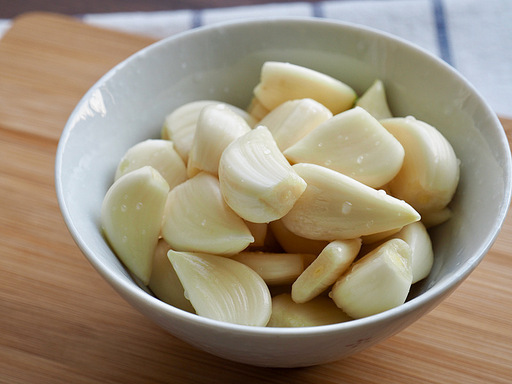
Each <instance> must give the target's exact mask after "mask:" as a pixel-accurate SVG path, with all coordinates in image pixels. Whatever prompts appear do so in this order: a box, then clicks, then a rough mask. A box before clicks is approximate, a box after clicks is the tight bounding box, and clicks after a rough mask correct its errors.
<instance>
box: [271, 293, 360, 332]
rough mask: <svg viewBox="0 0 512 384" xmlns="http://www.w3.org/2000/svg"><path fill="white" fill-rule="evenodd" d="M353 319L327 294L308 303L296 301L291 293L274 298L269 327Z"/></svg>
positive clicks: (310, 324)
mask: <svg viewBox="0 0 512 384" xmlns="http://www.w3.org/2000/svg"><path fill="white" fill-rule="evenodd" d="M349 320H352V319H351V318H350V317H349V316H348V315H347V314H346V313H345V312H343V311H342V310H341V309H339V308H338V307H337V306H336V305H335V304H334V302H333V301H332V300H331V299H329V298H328V297H325V296H318V297H315V298H314V299H312V300H310V301H308V302H307V303H303V304H297V303H295V302H294V301H293V300H292V298H291V296H290V294H289V293H282V294H279V295H277V296H274V297H273V298H272V315H271V316H270V321H269V322H268V324H267V327H315V326H319V325H328V324H337V323H342V322H345V321H349Z"/></svg>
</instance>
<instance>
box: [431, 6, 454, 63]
mask: <svg viewBox="0 0 512 384" xmlns="http://www.w3.org/2000/svg"><path fill="white" fill-rule="evenodd" d="M432 5H433V9H434V19H435V22H436V31H437V42H438V44H439V55H440V56H441V59H443V60H444V61H446V62H447V63H448V64H450V65H453V60H452V52H451V48H450V41H449V38H448V31H447V25H446V16H445V12H444V5H443V0H432Z"/></svg>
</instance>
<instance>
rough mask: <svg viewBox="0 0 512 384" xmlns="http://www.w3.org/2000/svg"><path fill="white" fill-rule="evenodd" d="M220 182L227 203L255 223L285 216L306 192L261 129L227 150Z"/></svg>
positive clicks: (253, 131)
mask: <svg viewBox="0 0 512 384" xmlns="http://www.w3.org/2000/svg"><path fill="white" fill-rule="evenodd" d="M219 181H220V189H221V192H222V196H223V197H224V200H225V201H226V203H227V204H228V205H229V206H230V207H231V209H233V210H234V211H235V212H236V213H237V214H238V215H239V216H240V217H242V218H243V219H245V220H247V221H252V222H254V223H268V222H270V221H273V220H277V219H279V218H281V217H282V216H284V215H285V214H286V213H287V212H288V211H289V210H290V209H291V208H292V206H293V205H294V204H295V202H296V201H297V199H298V198H299V197H300V195H301V194H302V192H304V189H305V188H306V183H305V182H304V180H302V179H301V178H300V177H299V176H298V175H297V173H296V172H295V171H294V170H293V169H292V167H291V166H290V164H289V163H288V161H287V160H286V159H285V157H284V156H283V154H282V153H281V151H279V148H277V145H276V142H275V141H274V139H273V137H272V134H271V133H270V132H269V130H268V129H267V128H266V127H264V126H258V127H256V128H254V129H253V130H251V131H250V132H248V133H246V134H245V135H243V136H241V137H239V138H238V139H236V140H235V141H233V142H232V143H231V144H229V145H228V146H227V147H226V149H225V150H224V152H223V153H222V156H221V159H220V162H219Z"/></svg>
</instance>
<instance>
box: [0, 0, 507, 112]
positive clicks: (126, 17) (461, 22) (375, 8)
mask: <svg viewBox="0 0 512 384" xmlns="http://www.w3.org/2000/svg"><path fill="white" fill-rule="evenodd" d="M267 15H268V16H315V17H324V18H329V19H336V20H343V21H349V22H355V23H358V24H362V25H366V26H370V27H373V28H376V29H380V30H383V31H386V32H389V33H392V34H394V35H397V36H399V37H402V38H404V39H406V40H408V41H410V42H412V43H415V44H417V45H419V46H421V47H423V48H425V49H426V50H428V51H430V52H432V53H433V54H435V55H437V56H439V57H441V58H443V59H444V60H446V61H447V62H448V63H450V64H451V65H453V66H454V67H455V68H456V69H457V70H458V71H459V72H460V73H462V74H463V75H464V76H465V77H466V78H467V79H468V80H469V81H470V82H471V83H472V84H473V85H474V86H475V88H476V89H477V90H478V91H479V92H480V93H481V95H482V96H483V97H484V98H485V99H486V100H487V101H488V103H489V104H490V105H491V107H492V108H494V110H495V111H496V112H497V113H498V114H499V115H501V116H504V117H509V118H512V22H511V20H512V1H510V0H486V1H482V0H363V1H361V0H359V1H358V0H340V1H325V2H316V3H310V2H295V3H271V4H265V5H249V6H239V7H229V8H214V9H201V10H177V11H159V12H133V13H110V14H87V15H84V16H83V20H84V22H86V23H90V24H94V25H97V26H101V27H105V28H113V29H117V30H122V31H126V32H130V33H138V34H144V35H147V36H151V37H154V38H157V39H160V38H164V37H167V36H171V35H174V34H177V33H179V32H182V31H186V30H188V29H191V28H194V27H198V26H202V25H209V24H213V23H217V22H221V21H226V20H233V19H240V18H248V17H255V16H267ZM9 25H10V21H9V20H0V34H1V33H2V31H5V30H6V29H8V28H9Z"/></svg>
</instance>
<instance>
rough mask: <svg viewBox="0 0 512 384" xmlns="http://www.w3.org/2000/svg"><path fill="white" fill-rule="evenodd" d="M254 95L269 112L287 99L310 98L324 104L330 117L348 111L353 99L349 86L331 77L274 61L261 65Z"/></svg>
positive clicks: (353, 94) (353, 95)
mask: <svg viewBox="0 0 512 384" xmlns="http://www.w3.org/2000/svg"><path fill="white" fill-rule="evenodd" d="M254 95H255V96H256V98H257V99H258V100H259V102H260V103H261V104H263V106H265V107H266V108H267V109H268V110H270V111H271V110H273V109H274V108H276V107H277V106H279V105H281V104H282V103H284V102H285V101H288V100H295V99H305V98H310V99H313V100H316V101H318V102H319V103H320V104H323V105H325V106H326V107H327V108H329V110H330V111H331V112H332V113H333V114H336V113H339V112H342V111H344V110H347V109H349V108H351V107H352V106H353V104H354V101H355V99H356V93H355V91H354V90H353V89H352V88H351V87H349V86H348V85H347V84H345V83H343V82H341V81H339V80H337V79H335V78H333V77H331V76H328V75H326V74H324V73H321V72H317V71H315V70H313V69H309V68H306V67H302V66H299V65H295V64H290V63H282V62H276V61H267V62H266V63H264V64H263V67H262V68H261V77H260V82H259V84H258V85H257V86H256V87H255V89H254Z"/></svg>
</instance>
